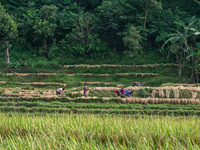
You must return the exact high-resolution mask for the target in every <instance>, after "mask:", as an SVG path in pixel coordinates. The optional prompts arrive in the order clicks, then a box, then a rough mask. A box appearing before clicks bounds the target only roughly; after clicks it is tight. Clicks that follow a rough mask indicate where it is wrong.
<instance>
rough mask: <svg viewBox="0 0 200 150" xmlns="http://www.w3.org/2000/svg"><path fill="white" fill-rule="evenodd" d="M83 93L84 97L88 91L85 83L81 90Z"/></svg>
mask: <svg viewBox="0 0 200 150" xmlns="http://www.w3.org/2000/svg"><path fill="white" fill-rule="evenodd" d="M83 91H84V96H85V97H86V96H87V95H86V93H87V91H89V88H88V87H87V83H85V84H84V88H83Z"/></svg>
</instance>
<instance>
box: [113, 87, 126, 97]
mask: <svg viewBox="0 0 200 150" xmlns="http://www.w3.org/2000/svg"><path fill="white" fill-rule="evenodd" d="M115 93H117V96H120V94H121V97H122V98H123V97H124V94H126V91H125V90H124V89H123V88H121V89H118V90H115Z"/></svg>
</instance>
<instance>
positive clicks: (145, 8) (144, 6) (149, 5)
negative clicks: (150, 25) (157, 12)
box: [137, 0, 162, 28]
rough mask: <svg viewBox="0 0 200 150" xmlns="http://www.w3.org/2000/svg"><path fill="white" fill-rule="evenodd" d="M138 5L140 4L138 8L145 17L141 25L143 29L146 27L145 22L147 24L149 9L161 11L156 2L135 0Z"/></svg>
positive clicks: (154, 0) (152, 0)
mask: <svg viewBox="0 0 200 150" xmlns="http://www.w3.org/2000/svg"><path fill="white" fill-rule="evenodd" d="M137 1H138V3H139V4H140V6H141V7H142V9H143V11H144V13H145V15H144V23H143V27H144V28H145V27H146V22H147V16H148V13H149V11H150V10H151V9H155V8H158V9H162V6H161V4H160V3H158V2H157V1H156V0H137Z"/></svg>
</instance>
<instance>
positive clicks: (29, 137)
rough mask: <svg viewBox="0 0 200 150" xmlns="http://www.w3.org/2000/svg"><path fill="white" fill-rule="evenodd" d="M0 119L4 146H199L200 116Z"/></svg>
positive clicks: (20, 116)
mask: <svg viewBox="0 0 200 150" xmlns="http://www.w3.org/2000/svg"><path fill="white" fill-rule="evenodd" d="M0 119H1V122H0V127H1V133H0V134H1V137H2V139H1V145H0V148H1V149H6V148H7V147H9V148H10V149H21V148H22V147H24V148H26V149H80V148H81V149H91V150H92V149H119V147H120V149H146V148H148V149H198V148H199V134H200V130H199V128H200V124H199V118H198V117H158V116H151V117H148V116H144V115H143V116H141V115H136V116H123V117H122V116H113V115H90V116H88V115H77V114H76V115H68V114H44V113H43V114H24V113H23V114H21V113H15V114H14V113H9V114H5V113H2V115H1V116H0ZM72 120H73V121H72ZM191 128H192V130H191Z"/></svg>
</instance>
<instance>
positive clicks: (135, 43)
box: [123, 25, 141, 65]
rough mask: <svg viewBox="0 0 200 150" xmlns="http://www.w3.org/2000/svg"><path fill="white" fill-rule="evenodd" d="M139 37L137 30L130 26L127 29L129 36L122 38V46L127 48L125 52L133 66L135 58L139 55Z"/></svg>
mask: <svg viewBox="0 0 200 150" xmlns="http://www.w3.org/2000/svg"><path fill="white" fill-rule="evenodd" d="M140 39H141V36H140V34H139V31H137V28H136V27H134V25H132V26H131V27H130V29H129V34H128V35H126V36H125V37H124V38H123V41H124V44H125V45H126V46H127V47H128V50H127V51H125V53H126V54H128V55H129V56H130V57H131V58H133V64H134V65H135V58H136V57H139V56H140V54H141V45H140V43H139V41H140Z"/></svg>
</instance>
